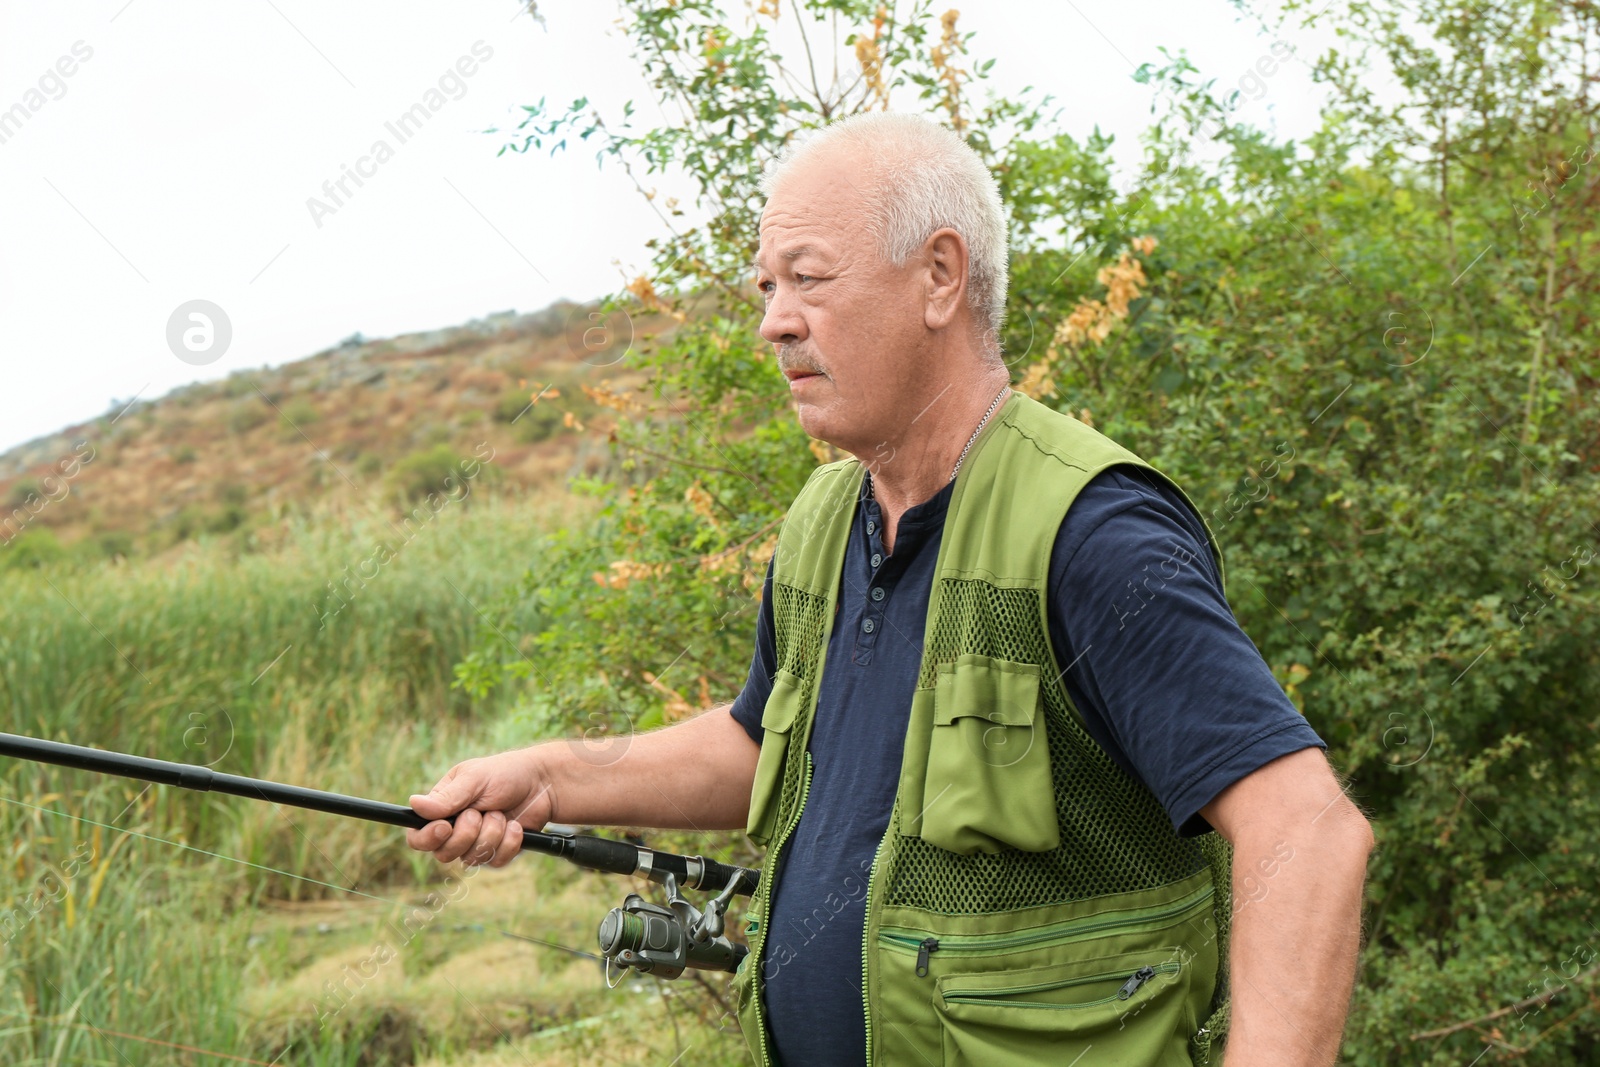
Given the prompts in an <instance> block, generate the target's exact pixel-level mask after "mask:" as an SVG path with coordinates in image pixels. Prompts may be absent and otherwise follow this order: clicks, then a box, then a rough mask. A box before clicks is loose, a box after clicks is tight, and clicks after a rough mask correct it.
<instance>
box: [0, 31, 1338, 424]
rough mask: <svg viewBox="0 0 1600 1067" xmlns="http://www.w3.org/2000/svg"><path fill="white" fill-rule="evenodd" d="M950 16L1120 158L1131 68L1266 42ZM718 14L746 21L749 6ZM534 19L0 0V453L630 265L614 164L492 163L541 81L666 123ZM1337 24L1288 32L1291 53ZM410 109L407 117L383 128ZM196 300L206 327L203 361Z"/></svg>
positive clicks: (1263, 96) (590, 43)
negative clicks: (269, 368) (105, 416)
mask: <svg viewBox="0 0 1600 1067" xmlns="http://www.w3.org/2000/svg"><path fill="white" fill-rule="evenodd" d="M789 2H790V0H784V2H783V5H782V6H783V8H784V11H785V18H790V17H791V13H790V12H789V11H788V6H789ZM1263 6H1264V7H1265V6H1267V5H1265V4H1263ZM959 7H960V10H961V21H960V25H961V27H962V28H963V29H966V30H975V31H977V34H978V36H977V37H976V38H975V39H974V41H973V44H972V48H973V53H974V54H975V55H978V56H981V57H996V58H997V59H998V62H997V63H996V65H995V68H994V71H993V78H992V79H991V84H992V85H994V86H995V87H996V88H997V89H998V90H1000V91H1002V92H1003V91H1007V90H1015V89H1018V88H1020V87H1021V86H1023V85H1033V86H1035V87H1037V88H1038V89H1040V90H1042V91H1045V92H1050V93H1053V94H1054V95H1055V96H1056V97H1057V98H1058V100H1059V101H1060V102H1061V103H1062V105H1063V106H1064V108H1065V110H1064V113H1063V124H1064V125H1065V127H1066V129H1067V130H1068V132H1071V133H1073V134H1075V135H1079V136H1081V135H1084V134H1087V133H1088V132H1089V131H1090V130H1091V129H1092V128H1093V127H1094V126H1095V125H1097V124H1098V125H1099V126H1100V128H1101V129H1102V130H1106V131H1109V132H1112V133H1115V134H1116V135H1117V136H1118V139H1119V141H1120V142H1122V145H1121V152H1122V153H1123V155H1124V158H1127V157H1129V156H1130V155H1131V153H1132V151H1133V150H1134V148H1135V144H1136V138H1137V135H1138V133H1139V131H1140V130H1142V129H1143V128H1144V127H1145V125H1146V124H1147V123H1148V121H1149V108H1150V97H1151V93H1150V90H1149V89H1148V88H1147V87H1145V86H1141V85H1139V84H1137V83H1135V82H1134V81H1133V80H1132V79H1131V77H1130V75H1131V73H1132V69H1133V67H1134V66H1135V65H1137V64H1139V63H1143V62H1147V61H1155V62H1159V61H1160V60H1161V54H1160V52H1159V51H1158V49H1159V47H1160V46H1163V45H1165V46H1166V47H1167V48H1169V49H1171V50H1174V51H1175V50H1177V49H1179V48H1183V49H1186V50H1187V51H1188V53H1189V55H1190V57H1191V59H1192V60H1193V61H1194V62H1195V64H1196V65H1197V66H1198V67H1199V68H1200V69H1201V71H1202V72H1203V73H1204V74H1205V75H1206V76H1208V77H1215V78H1217V80H1218V86H1219V87H1226V88H1232V87H1235V86H1237V85H1238V84H1239V81H1240V79H1241V78H1242V77H1246V76H1247V75H1248V73H1249V71H1250V70H1251V68H1252V67H1253V66H1254V65H1255V64H1256V63H1257V61H1258V60H1260V59H1261V58H1262V57H1263V56H1267V55H1268V54H1269V48H1270V47H1271V45H1272V44H1273V40H1274V39H1273V38H1272V37H1270V36H1267V35H1265V34H1263V32H1262V31H1261V29H1260V27H1259V26H1258V25H1257V24H1256V23H1255V22H1253V21H1252V20H1248V19H1241V17H1240V16H1239V14H1238V13H1237V11H1236V10H1235V9H1234V7H1233V6H1232V5H1231V4H1229V3H1227V2H1226V0H1140V2H1138V3H1123V4H1098V3H1097V4H1089V3H1085V2H1082V0H1079V2H1077V3H1070V2H1060V0H1049V2H1032V0H1026V2H1025V0H966V2H963V3H960V4H959ZM729 9H730V10H734V11H736V12H738V14H737V15H736V19H738V20H743V19H745V18H746V17H747V14H746V12H747V10H748V9H747V7H746V5H745V4H744V3H743V2H742V0H730V3H729ZM540 13H541V15H542V16H543V17H544V20H545V24H544V25H541V24H540V23H538V22H536V21H534V20H532V19H530V18H528V17H527V16H526V15H525V14H522V13H521V8H520V5H519V3H517V2H515V0H451V2H449V3H444V2H434V3H421V2H417V0H383V2H382V3H379V2H376V0H341V2H339V3H337V4H326V3H324V4H317V3H312V2H310V0H234V2H231V3H227V4H219V3H215V2H210V3H207V2H202V0H131V2H130V0H84V2H74V3H52V4H45V3H39V2H38V0H0V449H4V448H8V447H10V446H12V445H14V444H17V443H19V442H22V441H25V440H28V439H31V438H33V437H36V436H39V435H40V434H43V433H48V432H50V431H53V430H57V429H59V428H61V427H62V426H64V425H67V424H69V423H72V422H76V421H81V420H84V419H87V418H90V417H92V416H94V415H97V414H99V413H101V412H104V411H106V410H107V408H108V407H110V406H111V405H112V403H113V402H114V401H116V402H126V401H127V400H129V399H131V398H133V397H135V396H140V397H143V398H147V399H148V398H153V397H157V396H160V395H161V394H163V393H165V392H167V391H168V390H170V389H172V388H173V387H175V386H178V385H181V384H184V383H186V382H190V381H195V380H199V379H210V378H217V377H221V376H224V375H226V374H228V373H230V372H231V371H235V370H238V369H241V368H247V367H259V366H261V365H263V364H277V363H283V362H287V361H291V360H295V359H300V358H303V357H305V356H308V355H310V354H312V353H314V352H317V351H320V350H321V349H323V348H326V347H328V346H329V345H331V344H334V343H336V342H337V341H339V340H340V339H341V338H344V337H346V336H348V335H350V334H351V333H354V332H357V331H360V332H361V333H363V334H365V335H366V336H368V337H381V336H388V335H391V334H395V333H402V332H407V331H413V330H423V329H430V328H434V327H439V326H448V325H454V324H457V323H461V322H464V321H466V320H468V319H471V318H475V317H478V316H481V315H483V314H486V313H489V312H494V311H501V310H506V309H510V308H515V309H517V310H519V311H533V310H537V309H539V308H542V307H544V306H546V305H548V304H550V303H551V302H552V301H555V300H558V299H562V298H566V299H573V300H586V299H592V298H595V297H598V296H601V295H603V294H605V293H608V292H613V291H615V290H616V289H617V288H618V287H619V285H620V283H621V281H622V280H623V275H624V273H626V274H627V275H628V276H632V275H633V274H637V273H639V272H641V271H642V270H643V269H644V268H645V267H646V265H647V263H648V256H647V250H646V249H645V248H644V242H645V241H646V240H647V239H648V238H649V237H651V236H652V235H655V234H657V233H659V232H660V230H659V226H660V223H659V222H658V221H657V219H656V217H655V215H654V214H653V213H652V212H651V210H650V208H649V207H648V205H647V204H645V202H644V201H643V200H642V199H641V198H640V197H639V196H638V195H637V194H636V193H635V192H634V190H633V187H632V185H631V184H630V183H629V181H628V179H627V177H626V176H625V175H624V174H623V173H622V172H621V170H620V168H617V167H614V166H608V167H605V168H600V167H598V166H597V164H596V162H595V158H594V153H593V152H592V151H591V150H589V149H588V148H587V147H580V148H579V149H577V150H576V151H569V152H567V153H565V154H562V155H557V156H556V157H554V158H551V157H550V156H549V155H548V154H547V153H536V154H530V155H526V156H518V155H512V154H510V153H507V154H506V155H505V156H501V157H499V158H496V154H495V153H496V151H497V150H498V149H499V147H500V145H501V144H502V143H503V140H504V139H503V138H501V137H497V136H495V135H492V134H486V133H484V132H482V131H484V130H486V129H488V128H490V127H493V126H501V127H509V126H510V125H511V124H513V123H514V122H515V120H516V118H517V116H518V115H519V114H520V111H519V109H518V105H521V104H524V103H532V102H535V101H537V100H539V99H540V98H541V97H543V98H547V99H548V100H549V101H550V102H551V104H552V105H565V104H566V103H568V102H570V101H571V100H572V99H574V98H576V97H578V96H588V97H589V98H590V99H591V100H592V101H594V102H596V103H597V105H598V106H599V107H600V108H601V110H602V112H603V113H605V114H608V115H613V116H614V115H616V114H617V113H618V112H619V111H620V108H621V105H622V103H623V102H624V101H625V100H628V99H633V100H635V101H637V102H638V103H639V105H640V114H641V118H642V119H643V120H644V121H651V120H654V121H663V120H664V118H665V116H664V113H663V112H662V111H661V110H660V109H659V108H658V107H656V106H655V105H654V104H653V102H652V101H651V97H650V95H649V93H648V91H647V90H646V87H645V86H644V84H643V82H642V81H641V80H640V78H639V76H638V74H637V73H636V71H635V69H634V67H633V65H632V64H631V63H630V61H629V58H628V51H627V44H626V41H625V40H624V39H623V38H622V36H621V35H620V33H619V32H618V31H617V30H616V28H615V27H614V25H613V21H614V20H615V18H616V17H617V8H616V7H615V6H614V5H613V4H610V3H605V2H600V0H555V2H550V0H546V2H544V3H542V4H540ZM1329 40H1330V38H1329V36H1328V35H1327V34H1326V33H1324V32H1323V31H1318V32H1315V33H1306V32H1305V31H1300V32H1299V33H1297V34H1293V35H1289V36H1287V37H1286V38H1285V39H1284V42H1283V43H1284V44H1285V45H1286V46H1288V47H1290V48H1292V49H1294V52H1295V55H1296V58H1297V59H1299V60H1304V61H1305V62H1309V61H1310V60H1311V59H1312V58H1313V57H1314V56H1315V55H1316V54H1318V52H1319V51H1321V50H1322V49H1324V48H1326V47H1328V44H1329ZM1280 54H1281V50H1280ZM1249 87H1250V88H1251V90H1252V94H1251V98H1249V99H1247V100H1246V102H1245V103H1244V104H1243V110H1242V111H1241V113H1240V118H1241V119H1248V120H1250V121H1253V122H1255V123H1256V124H1259V125H1264V126H1275V127H1276V128H1277V129H1278V130H1279V131H1280V132H1281V133H1283V134H1286V135H1292V136H1299V135H1302V134H1304V133H1306V132H1308V131H1309V130H1310V129H1312V128H1313V127H1314V125H1315V122H1316V111H1317V102H1318V99H1319V91H1318V90H1316V89H1315V87H1314V86H1313V85H1312V83H1311V81H1310V78H1309V76H1308V72H1307V68H1306V66H1305V65H1304V63H1302V62H1290V63H1287V64H1284V65H1283V66H1282V68H1281V69H1280V70H1277V71H1276V73H1274V74H1273V75H1272V76H1271V77H1270V78H1267V79H1264V80H1263V81H1262V82H1261V83H1260V84H1259V87H1258V86H1257V84H1256V83H1250V85H1249ZM419 104H421V105H423V111H419V112H417V113H418V114H422V113H424V112H425V113H426V115H427V118H426V121H425V122H422V121H420V120H417V119H414V120H413V123H412V125H410V126H407V127H404V128H401V127H399V126H396V128H395V129H390V127H389V126H388V125H386V124H397V123H398V122H399V119H400V116H402V115H404V114H406V113H407V112H408V110H410V109H412V108H413V107H414V106H415V105H419ZM430 106H431V109H430ZM397 133H398V134H400V135H403V136H397ZM380 140H381V141H384V142H385V143H386V144H387V146H388V148H389V150H390V152H389V153H388V154H386V155H383V157H382V158H381V159H380V158H378V157H377V156H375V155H374V154H373V148H374V145H375V142H378V141H380ZM346 167H348V168H350V169H352V170H358V171H361V172H363V173H364V174H365V176H364V177H362V178H361V182H360V184H359V185H357V184H355V182H354V180H353V179H349V178H346V179H345V183H344V189H343V191H342V192H338V189H337V185H335V186H334V189H335V191H336V192H338V197H337V200H335V199H334V198H333V197H332V196H330V195H329V194H328V193H327V192H325V190H324V183H337V182H338V181H339V179H340V178H341V177H342V176H343V175H344V173H345V168H346ZM358 176H359V175H358ZM659 184H660V187H661V189H662V191H663V195H666V194H670V193H672V192H683V191H685V190H686V186H684V185H683V184H682V183H681V182H680V183H674V182H673V181H672V180H670V179H664V180H661V181H660V182H659ZM313 198H315V200H316V201H317V202H319V203H320V205H321V206H317V205H315V204H310V203H308V202H309V201H311V200H312V199H313ZM191 301H208V302H210V304H211V305H214V306H215V307H216V308H220V309H221V312H222V314H223V315H225V316H226V319H227V323H228V326H229V328H230V329H231V338H230V339H229V341H228V345H227V348H226V350H225V351H223V352H222V354H221V355H220V356H215V352H216V351H217V350H218V349H217V343H218V335H217V334H215V333H213V334H211V335H209V336H208V335H207V333H206V331H205V325H204V321H203V320H198V319H191V318H189V317H187V312H188V310H189V309H188V308H186V307H184V306H185V305H188V304H189V303H190V302H191ZM180 308H184V311H183V313H181V314H179V315H178V316H177V319H176V321H177V326H176V327H173V326H172V324H173V322H174V313H175V312H178V311H179V309H180ZM200 310H201V311H205V310H206V309H205V308H201V309H200ZM212 321H213V323H214V324H216V325H218V326H219V327H220V324H219V323H217V317H216V316H215V315H213V316H212ZM169 328H172V329H173V330H175V332H176V336H177V337H178V338H179V340H178V344H179V346H180V347H183V345H184V344H185V339H184V334H185V333H188V337H187V344H188V348H186V349H185V351H186V352H187V354H188V357H189V358H188V359H187V360H185V359H180V358H179V357H178V356H177V355H175V354H174V351H173V348H172V347H171V345H170V344H169ZM196 330H198V331H199V332H192V331H196ZM208 346H209V347H208ZM208 359H209V360H210V361H209V362H207V360H208Z"/></svg>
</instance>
